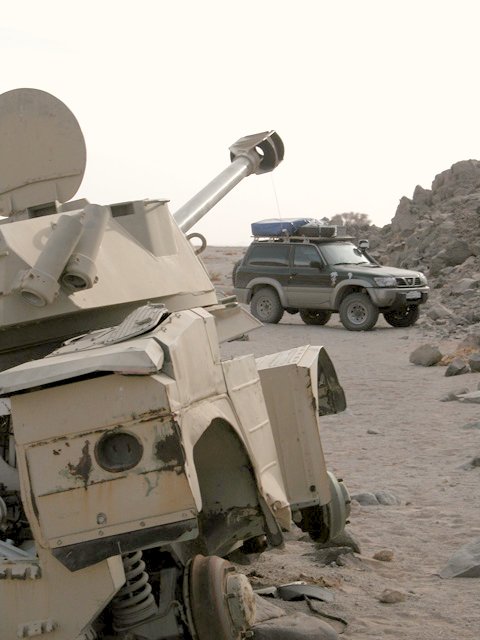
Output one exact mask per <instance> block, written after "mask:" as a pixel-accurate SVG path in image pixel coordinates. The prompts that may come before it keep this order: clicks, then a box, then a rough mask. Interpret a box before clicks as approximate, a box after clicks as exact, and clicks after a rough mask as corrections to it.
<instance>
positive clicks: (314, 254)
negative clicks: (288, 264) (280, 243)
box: [293, 244, 323, 267]
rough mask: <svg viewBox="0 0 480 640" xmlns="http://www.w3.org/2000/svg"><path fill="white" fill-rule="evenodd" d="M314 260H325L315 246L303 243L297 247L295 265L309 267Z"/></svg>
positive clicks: (294, 257) (294, 258)
mask: <svg viewBox="0 0 480 640" xmlns="http://www.w3.org/2000/svg"><path fill="white" fill-rule="evenodd" d="M312 261H315V262H321V263H322V264H323V260H322V259H321V258H320V255H319V253H318V251H317V250H316V249H315V247H312V246H311V245H309V244H301V245H298V246H297V247H295V253H294V256H293V266H294V267H309V266H310V263H311V262H312Z"/></svg>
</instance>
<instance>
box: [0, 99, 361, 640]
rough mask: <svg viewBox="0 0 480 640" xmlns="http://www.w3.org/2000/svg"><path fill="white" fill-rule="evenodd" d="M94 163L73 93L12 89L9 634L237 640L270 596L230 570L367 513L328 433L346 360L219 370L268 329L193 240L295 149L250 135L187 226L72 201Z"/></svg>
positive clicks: (5, 381)
mask: <svg viewBox="0 0 480 640" xmlns="http://www.w3.org/2000/svg"><path fill="white" fill-rule="evenodd" d="M85 158H86V154H85V144H84V140H83V135H82V132H81V130H80V127H79V126H78V123H77V121H76V119H75V117H74V116H73V114H72V113H71V112H70V111H69V110H68V109H67V107H66V106H65V105H64V104H63V103H61V102H60V101H59V100H57V99H56V98H54V97H53V96H51V95H49V94H47V93H44V92H42V91H38V90H34V89H21V90H15V91H10V92H8V93H5V94H3V95H2V96H0V215H2V216H4V218H3V219H2V220H1V222H0V414H1V415H0V578H1V579H0V637H1V638H2V639H3V638H4V639H5V640H7V639H8V640H10V638H12V639H13V638H26V637H35V636H45V637H47V638H48V639H49V640H50V639H51V640H91V639H93V638H99V639H100V640H101V639H104V640H106V639H107V638H108V639H110V640H115V639H120V638H124V639H125V638H129V639H130V640H162V639H167V638H197V639H198V640H210V639H211V638H215V639H216V640H227V639H229V640H236V639H240V638H243V637H245V634H246V633H247V630H248V628H249V627H250V625H251V624H252V622H253V620H254V599H253V594H252V591H251V588H250V586H249V584H248V581H247V579H246V578H245V576H243V575H241V574H239V573H237V572H236V571H235V570H234V569H233V567H232V565H230V564H229V563H228V562H227V561H226V560H225V559H224V558H225V556H227V555H228V554H229V553H230V552H232V551H233V550H235V549H238V548H241V549H243V550H245V551H248V550H252V549H255V550H257V551H258V550H263V549H265V548H267V547H269V546H279V545H281V544H282V540H283V534H282V531H284V530H287V529H288V528H289V527H290V524H291V522H292V518H294V519H295V521H296V522H297V523H298V524H299V525H300V526H301V527H302V528H303V529H304V530H306V531H309V532H310V534H311V535H312V536H313V537H315V538H316V539H320V540H327V539H329V538H332V537H335V536H336V535H337V534H338V533H339V532H340V531H341V530H342V528H343V526H344V524H345V520H346V518H347V516H348V512H349V498H348V492H347V491H346V489H345V487H344V485H343V483H342V482H340V481H338V480H337V479H336V478H335V477H334V476H333V474H331V473H330V472H328V471H327V469H326V465H325V460H324V457H323V452H322V445H321V440H320V432H319V424H318V419H319V415H321V414H325V413H332V412H336V411H339V410H342V409H344V407H345V399H344V395H343V391H342V389H341V387H340V385H339V384H338V380H337V377H336V374H335V370H334V368H333V365H332V364H331V361H330V360H329V358H328V356H327V354H326V353H325V351H324V349H323V348H321V347H312V346H304V347H300V348H296V349H293V350H289V351H285V352H282V353H278V354H273V355H271V356H266V357H264V358H261V359H258V360H255V359H254V358H253V356H245V357H242V358H237V359H230V360H227V361H222V358H221V355H220V343H221V342H222V341H223V340H230V339H233V338H235V337H236V336H238V335H241V334H243V333H245V332H246V331H248V330H250V329H252V328H255V327H256V326H258V324H259V323H258V321H257V320H255V319H254V318H253V317H252V316H250V314H249V313H248V312H247V311H245V310H244V309H243V308H242V307H241V306H240V305H238V304H237V302H236V301H235V299H228V300H219V299H218V298H217V294H216V292H215V289H214V287H213V285H212V283H211V281H210V278H209V276H208V274H207V272H206V270H205V268H204V266H203V264H202V262H201V260H200V259H199V258H198V256H197V255H196V253H195V250H194V248H193V247H192V246H191V244H190V242H189V240H188V237H187V236H186V235H185V234H186V232H188V231H189V230H190V228H191V227H192V226H193V225H194V224H195V222H197V220H199V219H200V218H201V217H202V216H203V215H204V214H205V213H206V212H207V211H208V210H209V209H210V208H211V207H212V206H214V204H215V203H216V202H218V200H219V199H220V198H222V197H223V196H224V195H225V194H226V193H228V192H229V191H230V189H232V188H233V187H234V186H235V185H236V184H237V183H238V182H239V181H240V180H242V179H243V178H244V177H246V176H248V175H250V174H253V173H256V174H260V173H264V172H267V171H271V170H272V169H274V168H275V167H276V166H277V165H278V163H279V162H281V160H282V159H283V144H282V141H281V139H280V137H279V136H278V134H276V133H275V132H273V131H270V132H266V133H261V134H256V135H253V136H247V137H245V138H241V139H240V140H238V141H237V142H236V143H235V144H234V145H232V146H231V147H230V159H231V164H230V165H229V166H228V167H227V168H226V169H225V170H224V171H223V172H222V173H221V174H220V175H219V176H217V178H215V179H214V180H213V181H212V182H211V183H210V184H209V185H207V186H206V187H205V188H204V189H203V190H202V191H201V192H200V193H199V194H198V195H197V196H195V197H194V198H193V199H192V200H191V201H190V202H189V203H187V204H186V205H185V206H184V207H182V208H181V209H180V210H178V211H177V212H176V213H175V214H174V215H173V216H172V215H171V214H170V213H169V210H168V205H167V201H164V200H145V201H134V202H123V203H117V204H111V205H108V206H107V205H98V204H91V203H89V202H87V201H86V200H77V201H74V200H73V201H72V198H73V197H74V195H75V193H76V191H77V189H78V187H79V185H80V183H81V180H82V177H83V173H84V169H85Z"/></svg>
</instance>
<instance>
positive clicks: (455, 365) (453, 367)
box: [445, 358, 470, 376]
mask: <svg viewBox="0 0 480 640" xmlns="http://www.w3.org/2000/svg"><path fill="white" fill-rule="evenodd" d="M469 371H470V367H469V366H468V364H467V363H466V362H465V360H462V358H454V359H453V360H452V361H451V362H450V364H449V365H448V367H447V370H446V371H445V375H446V376H459V375H462V374H464V373H468V372H469Z"/></svg>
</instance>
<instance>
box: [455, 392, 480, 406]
mask: <svg viewBox="0 0 480 640" xmlns="http://www.w3.org/2000/svg"><path fill="white" fill-rule="evenodd" d="M458 399H459V400H460V402H467V403H471V404H480V391H472V392H470V393H465V394H463V395H462V396H458Z"/></svg>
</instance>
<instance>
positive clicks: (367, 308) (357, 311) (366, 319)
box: [339, 293, 378, 331]
mask: <svg viewBox="0 0 480 640" xmlns="http://www.w3.org/2000/svg"><path fill="white" fill-rule="evenodd" d="M339 313H340V320H341V321H342V324H343V326H344V327H345V329H348V330H349V331H369V330H370V329H373V327H374V326H375V324H376V322H377V319H378V309H377V307H376V306H375V305H374V304H373V302H372V301H371V300H370V298H369V297H368V295H367V294H366V293H350V294H349V295H348V296H345V298H344V299H343V300H342V302H341V304H340V309H339Z"/></svg>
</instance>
